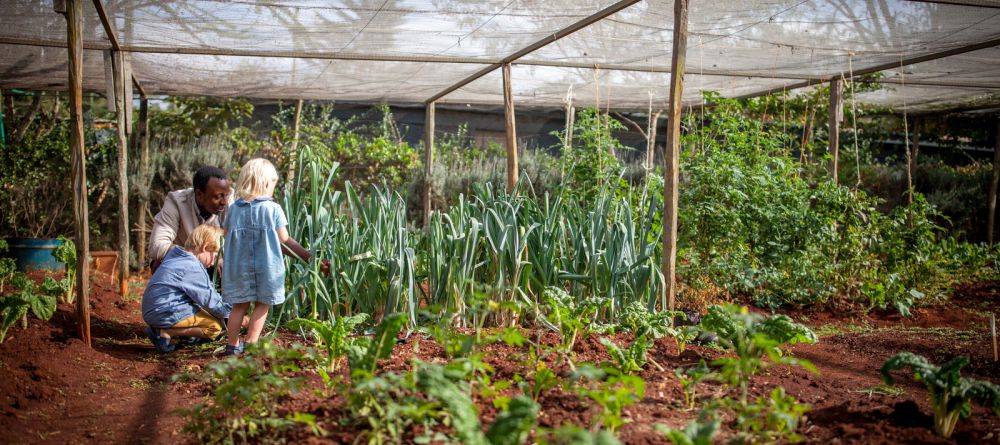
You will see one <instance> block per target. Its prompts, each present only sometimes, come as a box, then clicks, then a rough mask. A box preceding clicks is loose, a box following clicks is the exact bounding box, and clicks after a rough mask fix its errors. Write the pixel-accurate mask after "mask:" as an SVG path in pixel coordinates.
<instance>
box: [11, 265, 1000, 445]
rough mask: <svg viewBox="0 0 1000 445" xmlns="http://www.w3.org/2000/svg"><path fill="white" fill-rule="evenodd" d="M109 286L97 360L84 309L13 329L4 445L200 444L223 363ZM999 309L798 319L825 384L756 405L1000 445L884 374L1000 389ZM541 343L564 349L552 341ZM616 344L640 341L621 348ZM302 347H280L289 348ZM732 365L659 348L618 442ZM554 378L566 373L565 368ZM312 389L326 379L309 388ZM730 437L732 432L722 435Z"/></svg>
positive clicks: (782, 375)
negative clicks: (692, 380)
mask: <svg viewBox="0 0 1000 445" xmlns="http://www.w3.org/2000/svg"><path fill="white" fill-rule="evenodd" d="M114 287H115V286H113V285H112V280H111V279H110V278H107V277H103V276H102V277H101V279H100V280H95V281H94V282H93V288H92V289H93V290H92V294H91V295H92V296H91V301H92V303H91V304H92V317H93V318H92V323H93V328H92V329H93V331H92V334H93V337H94V340H93V349H87V348H85V347H84V345H83V344H82V343H81V342H80V341H79V340H77V339H76V335H77V334H76V323H75V319H74V314H75V312H74V308H73V307H72V306H70V305H65V304H63V305H60V307H59V310H58V312H57V313H56V315H55V317H53V319H52V320H51V321H49V322H42V321H39V320H36V319H33V318H30V316H29V318H30V320H31V321H30V323H29V326H28V329H27V330H25V329H22V328H21V327H20V326H17V327H15V328H13V329H12V330H11V332H9V333H8V339H7V340H6V341H5V342H4V343H3V344H2V345H0V430H2V431H4V432H5V433H4V434H5V437H4V440H3V442H5V443H60V444H62V443H101V444H105V443H130V444H131V443H142V444H159V443H163V444H167V443H171V444H174V443H179V442H180V443H183V442H193V440H192V439H191V438H190V437H186V436H185V435H184V434H183V433H180V432H179V431H180V429H181V426H182V425H183V423H184V421H183V419H182V418H180V417H179V416H178V415H177V414H176V413H175V410H177V409H179V408H183V407H188V406H191V405H192V404H194V403H196V402H198V401H200V400H203V399H202V398H203V397H204V396H205V388H204V385H200V384H195V383H184V382H182V383H173V384H172V383H170V376H171V375H173V374H175V373H177V372H181V371H184V370H190V369H199V367H200V366H202V365H204V364H205V363H207V362H210V361H213V360H216V359H215V358H214V357H213V356H212V354H211V352H210V351H209V350H207V349H205V348H202V349H199V350H197V351H195V350H180V351H178V352H176V353H174V354H170V355H166V356H162V355H158V354H157V353H155V352H154V350H153V348H152V346H150V345H149V343H148V341H147V340H146V339H145V335H144V334H143V333H142V328H143V324H142V321H141V315H140V312H139V307H140V302H139V298H138V296H139V295H140V294H141V283H139V282H137V283H135V285H134V286H133V289H132V292H133V295H134V296H133V297H131V298H130V299H128V300H127V301H121V299H120V298H119V297H118V296H117V295H116V294H115V291H114ZM998 307H1000V283H979V284H975V285H968V286H963V287H961V288H960V289H958V291H957V292H956V296H955V298H954V299H952V300H951V301H950V302H947V303H942V304H938V305H935V306H933V307H927V308H921V309H917V310H915V311H914V315H913V316H912V317H909V318H903V317H900V316H898V315H893V314H878V313H872V314H864V313H861V312H854V313H841V314H834V313H831V312H829V311H817V312H810V311H808V310H797V311H792V312H790V313H789V314H790V315H791V316H792V317H793V318H795V319H796V320H797V321H801V322H804V323H806V324H807V325H809V326H811V327H813V328H814V329H816V330H817V331H818V332H819V333H820V334H821V336H822V338H821V340H820V342H819V344H816V345H799V346H796V347H794V348H793V349H792V352H793V354H794V355H796V356H797V357H800V358H805V359H808V360H810V361H812V362H813V364H815V365H816V367H817V368H818V369H819V371H820V374H819V375H813V374H810V373H809V372H807V371H805V370H803V369H801V368H775V369H772V370H771V371H770V372H769V373H767V374H764V375H761V376H759V377H757V378H755V379H754V380H753V382H752V385H751V392H752V393H753V394H754V395H760V394H764V393H767V392H769V391H770V390H771V389H773V388H774V387H775V386H777V385H780V386H783V387H784V388H785V389H786V390H787V391H788V393H789V394H791V395H794V396H795V397H796V398H798V399H799V400H800V401H801V402H803V403H808V404H810V405H812V410H811V411H810V412H809V414H808V420H807V421H806V422H805V423H804V425H803V426H802V427H801V428H800V430H799V431H800V433H801V434H802V435H803V436H804V437H805V438H806V441H807V442H808V443H817V444H819V443H822V444H828V443H829V444H838V443H843V444H846V443H857V444H881V443H928V444H937V443H941V444H948V443H955V444H966V443H997V442H998V439H1000V419H998V418H997V417H995V416H993V415H992V414H991V413H989V412H988V410H986V409H984V408H981V407H976V408H975V410H974V413H973V415H972V417H971V418H969V419H967V420H964V421H962V422H960V423H959V426H958V428H957V429H956V432H955V434H954V436H953V437H952V439H951V440H945V439H941V438H939V437H937V436H936V435H934V433H933V431H931V429H930V425H931V420H930V419H931V418H930V413H931V408H930V401H929V399H928V395H927V392H926V390H924V388H923V387H922V386H920V384H918V383H915V382H913V381H912V379H911V378H910V376H909V375H908V374H907V373H902V372H901V373H898V374H897V382H898V384H899V386H900V387H901V388H903V389H904V390H905V392H904V393H903V394H901V395H889V394H886V393H885V392H883V391H880V390H879V389H878V385H879V384H880V383H881V378H880V376H879V373H878V370H879V368H880V367H881V366H882V363H883V362H884V361H885V359H886V358H888V357H889V356H891V355H892V354H894V353H896V352H899V351H911V352H915V353H918V354H922V355H924V356H926V357H928V358H929V359H931V360H932V361H934V362H936V363H942V362H944V361H946V360H948V359H950V358H951V357H954V356H957V355H966V356H969V357H970V359H971V363H970V365H969V366H968V367H967V368H966V369H965V370H964V375H965V376H969V377H974V378H979V379H986V380H990V381H993V382H995V383H997V382H1000V367H998V366H997V364H996V363H995V362H993V357H992V356H993V351H992V346H991V342H990V335H989V322H988V315H987V314H988V313H989V312H990V311H996V310H997V309H998ZM543 338H544V341H545V342H547V343H552V342H555V341H557V338H556V336H555V335H554V334H545V335H544V337H543ZM615 339H616V341H617V342H618V343H627V342H628V341H630V338H628V337H627V336H624V335H619V336H617V337H616V338H615ZM293 340H294V338H293V336H292V335H290V334H284V335H282V336H281V338H280V339H279V341H278V342H279V344H287V343H289V342H290V341H293ZM575 354H576V360H577V361H583V360H586V361H594V362H600V361H603V360H606V359H607V355H606V353H605V352H604V347H603V346H602V345H601V344H600V343H599V342H598V341H597V339H596V338H594V337H588V338H583V339H580V340H579V341H578V343H577V346H576V348H575ZM721 354H722V353H721V352H719V351H717V350H714V349H711V348H706V347H701V346H689V347H688V348H687V350H686V351H685V352H684V353H682V354H677V348H676V344H675V343H674V341H673V340H671V339H661V340H658V341H657V342H656V346H655V347H654V349H653V350H652V351H651V352H650V356H651V357H652V358H653V359H654V360H655V361H656V362H657V363H659V364H660V365H662V366H663V367H664V368H665V369H666V371H663V372H661V371H658V370H657V369H656V368H655V367H654V366H650V365H647V367H646V369H645V370H644V371H643V372H642V373H641V376H642V377H643V378H644V379H645V380H646V397H645V399H644V400H643V401H642V402H641V403H639V404H636V405H633V406H631V407H627V408H626V409H625V416H626V417H627V418H628V419H629V423H627V424H626V425H625V426H624V427H622V428H621V430H620V431H619V432H618V436H619V438H620V439H621V440H622V441H623V442H624V443H630V444H645V443H665V441H664V439H663V438H662V436H661V435H659V434H657V433H656V432H655V431H654V429H653V425H654V424H656V423H662V424H666V425H669V426H673V427H680V426H683V425H684V424H685V423H686V422H688V421H689V420H690V419H692V418H694V417H695V415H696V412H690V411H686V410H684V409H683V407H682V406H681V405H682V404H681V402H680V401H681V400H682V393H681V387H680V384H679V383H678V382H677V379H676V378H675V377H674V375H673V372H672V369H673V368H675V367H678V366H691V365H694V364H696V363H697V361H698V360H699V358H706V359H709V360H710V359H712V358H715V357H718V356H720V355H721ZM413 356H417V357H418V358H420V359H421V360H424V361H436V362H443V361H444V355H443V351H442V350H441V348H440V346H438V345H436V344H434V343H433V342H432V341H431V340H429V339H426V338H423V337H422V336H421V335H413V336H410V337H409V338H408V339H407V340H406V341H405V342H403V343H402V344H400V345H399V346H397V348H396V350H395V351H394V353H393V356H392V358H391V359H389V360H386V361H384V362H383V363H382V368H383V370H392V371H400V370H404V369H407V368H408V367H409V362H410V359H411V358H412V357H413ZM517 356H518V351H516V350H514V349H513V348H510V347H507V346H505V345H502V344H495V345H490V346H488V347H487V354H486V355H485V357H486V361H487V362H488V363H489V364H490V365H492V366H493V368H494V369H495V370H496V373H497V375H496V377H495V378H494V381H496V380H500V379H510V378H511V377H512V376H513V374H514V373H515V372H518V371H519V370H520V369H522V368H521V367H520V364H519V363H517V360H516V357H517ZM557 370H558V371H564V368H563V369H559V368H557ZM309 381H310V382H311V384H312V385H315V387H316V388H318V387H319V386H320V381H319V378H318V377H316V376H314V375H310V377H309ZM723 393H724V389H723V387H721V386H720V385H718V384H712V383H709V384H705V385H704V386H703V387H702V388H701V390H700V394H701V397H702V399H705V398H711V397H715V396H721V395H723ZM476 401H477V403H479V408H480V413H481V416H482V417H483V421H484V424H488V423H489V422H490V421H492V419H493V418H494V417H495V416H496V411H495V410H494V409H493V408H492V406H491V405H490V404H489V402H488V401H487V400H476ZM540 403H541V406H542V410H541V413H540V420H539V423H540V424H541V425H543V426H558V425H561V424H563V423H574V424H578V425H584V426H589V425H590V424H591V422H592V420H593V418H594V414H595V412H596V411H595V408H594V407H592V406H590V404H589V403H588V402H587V401H583V400H580V399H579V398H578V397H576V396H575V395H573V394H572V393H570V392H565V391H564V390H562V389H559V388H557V389H553V390H551V391H549V392H547V393H545V394H544V395H543V396H542V397H541V400H540ZM342 410H343V399H341V398H339V397H332V398H324V397H320V396H317V395H316V394H315V393H313V392H312V391H302V392H300V393H298V394H296V395H295V396H293V397H291V398H288V399H286V400H284V401H283V402H282V403H281V406H280V407H279V411H283V412H291V411H300V412H310V413H313V414H316V415H317V417H318V418H319V421H320V423H321V425H322V426H323V427H324V429H326V430H327V431H328V432H329V434H328V436H327V437H325V438H316V437H312V436H311V434H310V433H309V432H308V431H307V430H305V429H301V430H295V431H291V432H289V434H288V437H289V439H291V441H292V442H308V443H345V442H347V443H349V442H351V441H353V440H354V438H356V437H357V433H358V432H357V431H356V430H354V429H352V428H351V427H346V426H343V425H341V422H339V418H340V416H341V415H342V414H343V413H342ZM725 433H728V430H726V431H724V434H725Z"/></svg>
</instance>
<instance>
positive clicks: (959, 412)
mask: <svg viewBox="0 0 1000 445" xmlns="http://www.w3.org/2000/svg"><path fill="white" fill-rule="evenodd" d="M968 364H969V358H968V357H956V358H954V359H952V360H951V361H949V362H948V363H945V364H944V365H941V366H940V367H938V366H934V365H933V364H931V363H930V362H929V361H927V359H926V358H924V357H922V356H919V355H917V354H914V353H912V352H900V353H899V354H896V355H894V356H892V357H889V360H886V362H885V364H883V365H882V378H883V379H884V380H885V383H886V384H889V385H891V384H892V383H893V380H892V374H890V372H891V371H893V370H895V369H903V368H911V369H912V370H913V378H914V379H915V380H916V381H918V382H923V384H924V385H925V386H926V387H927V391H928V392H930V393H931V403H932V404H933V405H934V431H935V432H936V433H938V434H940V435H941V437H945V438H948V437H951V433H953V432H954V431H955V425H957V424H958V421H959V420H960V419H964V418H966V417H969V415H971V414H972V402H973V401H976V402H979V403H980V404H982V405H984V406H986V407H988V408H990V409H991V410H993V413H994V414H996V415H998V416H1000V387H997V385H994V384H993V383H990V382H984V381H981V380H974V379H969V378H965V377H962V376H961V375H960V373H961V371H962V368H964V367H965V366H966V365H968Z"/></svg>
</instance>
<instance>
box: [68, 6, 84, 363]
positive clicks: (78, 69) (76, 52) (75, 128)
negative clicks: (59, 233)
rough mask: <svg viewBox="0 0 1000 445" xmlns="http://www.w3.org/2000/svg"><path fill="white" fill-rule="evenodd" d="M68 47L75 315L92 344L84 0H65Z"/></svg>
mask: <svg viewBox="0 0 1000 445" xmlns="http://www.w3.org/2000/svg"><path fill="white" fill-rule="evenodd" d="M65 6H66V12H65V15H66V29H67V39H66V47H67V48H68V49H69V50H68V51H67V54H68V56H69V110H70V121H71V122H70V134H69V140H70V149H71V150H72V153H73V155H72V157H73V160H72V163H73V215H74V219H75V225H74V228H75V229H76V230H75V232H76V258H77V262H76V263H77V265H76V294H77V297H76V315H77V322H78V326H79V328H80V339H81V340H83V344H84V345H86V346H87V348H90V298H89V297H88V289H87V286H88V284H89V281H90V261H89V259H90V221H89V215H88V210H87V154H86V151H85V150H84V146H83V0H65Z"/></svg>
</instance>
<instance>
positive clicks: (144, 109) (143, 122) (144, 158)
mask: <svg viewBox="0 0 1000 445" xmlns="http://www.w3.org/2000/svg"><path fill="white" fill-rule="evenodd" d="M134 137H135V140H136V141H138V145H139V147H138V148H139V150H138V151H139V153H140V154H139V177H140V178H142V181H143V182H144V183H145V185H146V187H143V188H145V189H146V190H147V191H146V192H145V193H140V194H139V222H138V226H139V230H138V232H139V236H138V240H139V246H138V248H137V249H136V250H137V251H138V254H139V268H140V269H145V268H146V212H148V211H149V191H148V190H149V183H150V178H149V99H146V98H145V97H143V98H142V99H140V100H139V128H138V131H136V134H135V135H134Z"/></svg>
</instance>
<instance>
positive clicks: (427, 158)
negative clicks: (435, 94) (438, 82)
mask: <svg viewBox="0 0 1000 445" xmlns="http://www.w3.org/2000/svg"><path fill="white" fill-rule="evenodd" d="M434 105H435V104H434V102H431V103H429V104H427V111H426V112H425V113H424V199H423V201H424V203H423V204H424V227H428V224H430V222H431V198H432V197H433V196H434Z"/></svg>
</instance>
